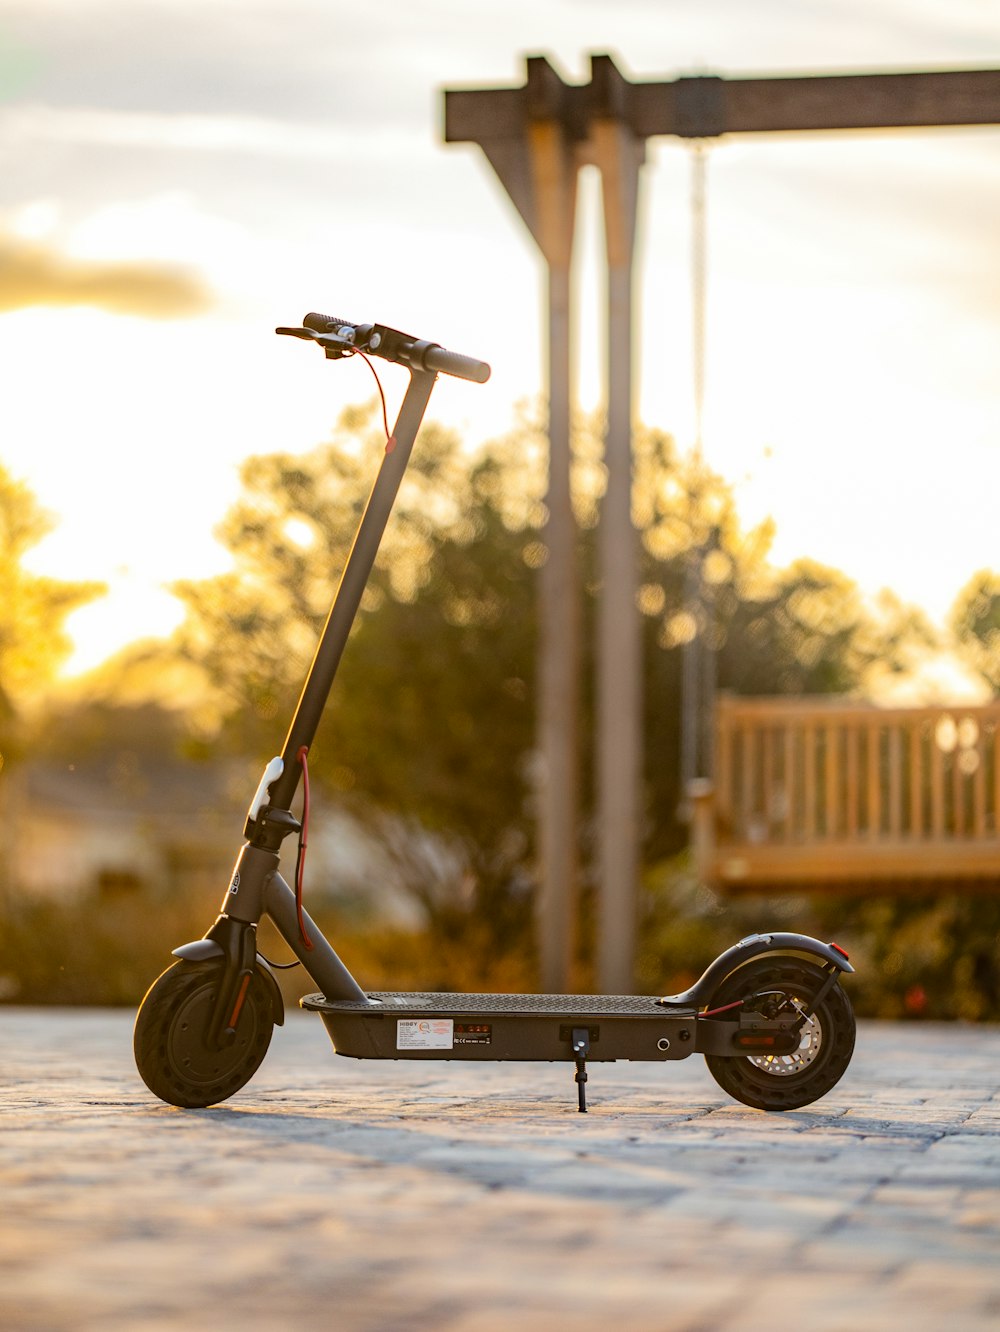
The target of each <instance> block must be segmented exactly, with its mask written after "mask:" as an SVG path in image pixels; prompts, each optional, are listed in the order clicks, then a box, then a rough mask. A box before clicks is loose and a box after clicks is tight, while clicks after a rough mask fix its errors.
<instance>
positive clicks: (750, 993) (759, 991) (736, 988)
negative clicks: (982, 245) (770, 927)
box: [705, 957, 855, 1110]
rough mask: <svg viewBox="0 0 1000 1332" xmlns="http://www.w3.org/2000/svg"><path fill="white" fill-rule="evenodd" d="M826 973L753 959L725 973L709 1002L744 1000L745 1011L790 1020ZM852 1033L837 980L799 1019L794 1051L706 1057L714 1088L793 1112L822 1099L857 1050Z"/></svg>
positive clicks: (806, 965) (781, 960) (791, 962)
mask: <svg viewBox="0 0 1000 1332" xmlns="http://www.w3.org/2000/svg"><path fill="white" fill-rule="evenodd" d="M828 978H829V973H828V972H826V971H824V970H823V968H822V967H818V966H815V965H814V964H813V963H811V962H805V961H803V960H801V959H799V958H792V957H776V958H767V957H762V958H757V959H756V960H755V961H753V962H749V963H747V965H746V966H745V967H741V968H740V970H739V971H736V972H734V973H733V974H732V975H730V976H727V977H726V979H725V980H724V981H723V983H722V985H721V986H720V987H719V989H718V990H717V991H716V993H715V994H714V995H713V996H712V1001H711V1003H710V1004H709V1005H708V1006H709V1008H721V1007H723V1006H725V1005H726V1004H733V1003H737V1002H739V1001H740V1000H742V1001H743V1005H744V1010H749V1011H751V1012H759V1013H761V1014H762V1015H763V1016H765V1017H768V1018H779V1017H782V1018H787V1017H792V1016H794V1015H795V1014H796V1013H799V1014H802V1013H804V1012H805V1011H806V1009H807V1008H808V1007H809V1005H810V1004H811V1003H812V1001H813V998H814V996H815V995H817V994H819V992H820V990H821V989H822V987H823V986H824V985H825V984H826V983H827V980H828ZM744 1010H741V1011H744ZM735 1011H736V1010H733V1012H735ZM732 1015H733V1014H732V1012H731V1013H729V1014H727V1015H726V1016H727V1017H729V1018H731V1017H732ZM708 1021H711V1019H710V1018H709V1019H708ZM854 1032H855V1025H854V1013H853V1010H852V1009H851V1004H850V1000H849V999H848V998H847V995H846V994H845V993H844V991H843V990H842V989H841V987H840V985H839V983H838V982H836V981H834V983H833V985H832V986H830V988H829V989H828V990H827V992H826V994H825V995H824V996H823V998H822V999H821V1000H820V1002H819V1004H817V1005H816V1008H815V1011H814V1012H813V1013H811V1014H810V1016H809V1017H807V1018H806V1019H805V1021H804V1022H803V1024H802V1027H801V1030H800V1042H799V1048H798V1049H797V1050H795V1051H793V1053H791V1054H783V1055H770V1054H765V1055H749V1056H746V1055H735V1056H727V1055H706V1056H705V1063H706V1064H707V1065H708V1070H709V1072H710V1073H711V1075H712V1077H713V1078H715V1080H716V1082H717V1083H718V1084H719V1086H720V1087H722V1088H723V1090H724V1091H726V1092H728V1093H729V1095H730V1096H732V1097H735V1099H736V1100H737V1101H742V1102H743V1104H744V1105H749V1106H753V1107H754V1109H756V1110H797V1109H799V1108H800V1107H801V1106H803V1105H810V1104H811V1103H812V1102H813V1101H816V1100H818V1099H819V1098H820V1097H821V1096H825V1095H826V1093H827V1092H828V1091H829V1090H830V1088H831V1087H834V1086H835V1085H836V1084H837V1083H838V1082H839V1081H840V1079H841V1078H842V1077H843V1075H844V1072H845V1070H846V1069H847V1066H848V1064H849V1063H850V1062H851V1055H852V1054H853V1052H854Z"/></svg>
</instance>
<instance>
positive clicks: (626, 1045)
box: [174, 314, 853, 1110]
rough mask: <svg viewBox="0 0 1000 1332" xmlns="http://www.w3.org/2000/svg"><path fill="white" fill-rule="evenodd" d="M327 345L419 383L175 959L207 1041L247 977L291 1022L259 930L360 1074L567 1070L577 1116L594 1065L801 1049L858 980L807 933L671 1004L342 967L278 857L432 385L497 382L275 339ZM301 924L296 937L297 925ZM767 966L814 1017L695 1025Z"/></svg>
mask: <svg viewBox="0 0 1000 1332" xmlns="http://www.w3.org/2000/svg"><path fill="white" fill-rule="evenodd" d="M276 331H277V332H279V333H284V334H290V335H292V336H295V337H300V338H305V339H308V340H311V341H314V342H316V343H318V344H319V345H320V346H322V347H323V348H324V350H325V351H326V355H327V357H328V358H329V359H333V360H336V359H340V358H341V357H343V356H347V355H351V354H352V353H354V352H356V351H364V352H365V353H366V354H369V355H376V356H380V357H382V358H384V359H387V360H391V361H394V362H396V363H400V364H404V365H406V366H407V367H408V368H409V371H410V382H409V385H408V387H407V391H406V394H405V397H404V399H403V403H402V406H401V408H400V412H399V416H398V418H397V421H396V424H395V429H394V431H393V435H392V437H391V439H390V440H389V442H388V444H387V446H386V452H385V455H384V457H383V459H382V463H381V466H380V468H379V471H378V475H377V477H376V479H375V483H374V486H373V488H372V492H371V495H370V497H369V500H368V504H367V506H366V508H365V512H364V515H363V517H362V519H361V523H360V526H359V528H358V532H357V535H356V537H355V540H354V544H353V546H352V549H351V552H350V555H349V557H348V560H347V563H346V565H345V568H344V572H343V575H342V577H341V581H340V585H339V587H338V589H337V593H336V596H335V597H334V600H333V604H332V606H331V609H330V613H329V616H328V617H327V621H326V625H325V627H324V629H323V633H322V636H321V638H320V642H319V646H318V647H317V649H316V654H315V656H314V658H313V661H312V664H311V666H310V668H309V672H308V675H307V676H306V681H305V685H304V687H303V689H302V693H301V695H300V697H299V701H298V705H297V707H296V709H295V714H294V716H293V718H292V722H291V725H290V727H289V730H288V734H287V736H286V738H285V743H284V746H283V747H282V751H281V754H280V755H279V756H278V757H277V758H275V759H272V760H271V762H270V763H269V764H268V765H267V768H266V770H265V773H264V776H263V778H262V779H261V783H260V786H259V787H258V790H257V794H256V796H255V797H254V800H253V802H252V804H251V806H250V811H249V814H248V816H247V822H246V827H245V830H244V836H245V838H246V843H245V845H244V846H243V847H242V849H241V850H240V853H239V856H238V858H237V861H236V864H235V867H234V869H233V874H232V877H231V880H230V883H229V887H228V889H227V891H226V895H225V897H224V899H223V902H222V905H221V909H220V914H219V916H218V918H217V920H216V921H215V923H214V924H213V925H212V927H211V929H209V931H208V932H207V934H206V935H205V936H204V938H203V939H199V940H196V941H194V942H193V943H189V944H184V945H183V946H181V947H180V948H176V949H174V955H175V956H176V957H178V958H180V959H181V960H183V961H188V962H204V961H207V960H209V959H211V958H219V959H220V960H221V961H222V963H223V976H222V980H221V984H220V986H219V989H218V994H217V997H216V1000H215V1004H214V1008H213V1013H212V1018H211V1031H210V1039H211V1040H212V1041H213V1042H214V1043H215V1044H216V1045H217V1046H218V1047H219V1048H220V1049H221V1048H225V1047H226V1046H227V1045H230V1044H231V1043H232V1042H233V1041H234V1040H235V1037H236V1023H237V1019H238V1016H239V1013H240V1007H241V1003H242V996H243V994H244V993H245V990H246V986H247V984H248V978H249V977H250V975H251V974H252V972H253V971H254V970H255V969H256V970H258V971H259V972H260V973H261V974H262V975H263V976H265V977H266V978H267V990H268V993H269V995H270V998H271V1008H272V1014H273V1018H274V1021H275V1022H278V1023H281V1022H282V1021H283V1017H284V1015H283V1008H282V1001H281V995H280V991H279V990H278V986H277V982H276V981H275V979H274V976H273V974H272V972H271V971H270V968H269V967H268V966H267V963H266V962H265V960H264V959H263V958H262V957H261V956H260V954H259V953H258V952H257V948H256V938H257V926H258V924H259V922H260V921H261V919H262V918H263V917H264V916H268V917H270V919H271V920H272V921H273V922H274V925H275V927H276V928H277V930H278V932H279V934H280V935H281V936H282V937H283V938H284V940H285V941H286V943H287V944H288V946H289V947H290V948H291V949H292V951H293V952H294V953H295V955H296V957H297V958H298V960H299V961H300V962H301V963H302V965H303V967H304V968H305V970H306V972H307V974H308V975H309V976H310V977H311V979H312V980H313V981H314V982H315V984H316V985H317V986H318V987H319V993H317V994H311V995H308V996H307V997H306V998H304V999H303V1000H302V1001H301V1004H302V1007H303V1008H306V1009H309V1010H311V1011H313V1012H317V1013H319V1014H320V1016H321V1017H322V1019H323V1022H324V1024H325V1025H326V1028H327V1030H328V1032H329V1035H330V1037H331V1040H332V1041H333V1044H334V1048H335V1050H336V1051H337V1053H338V1054H343V1055H348V1056H352V1057H355V1058H361V1059H462V1060H475V1061H483V1060H569V1061H572V1062H573V1063H574V1064H575V1066H576V1080H577V1083H578V1088H579V1108H580V1109H581V1110H585V1109H586V1100H585V1092H584V1084H585V1082H586V1080H587V1073H586V1063H587V1060H588V1059H589V1060H591V1061H611V1060H615V1059H639V1060H654V1061H664V1060H672V1059H684V1058H686V1057H687V1056H689V1055H691V1054H695V1053H700V1054H707V1055H722V1056H732V1057H734V1058H735V1057H743V1058H745V1057H747V1056H748V1055H751V1056H752V1055H754V1054H757V1055H761V1054H771V1055H782V1054H790V1053H792V1052H794V1051H795V1050H796V1049H797V1048H798V1046H799V1039H800V1030H801V1028H802V1025H803V1023H804V1022H805V1021H806V1020H807V1019H808V1017H809V1015H810V1014H811V1012H812V1011H813V1009H814V1008H815V1007H816V1006H817V1005H818V1004H819V1002H820V1001H821V999H822V997H823V994H824V993H825V991H826V989H828V988H829V987H830V986H831V985H832V984H833V983H834V981H835V980H836V977H837V976H838V975H839V974H840V973H842V972H849V971H853V968H852V967H851V965H850V963H849V962H848V960H847V955H846V953H844V952H843V950H841V949H839V948H838V947H837V946H836V945H831V944H826V943H821V942H820V941H819V940H818V939H812V938H809V937H808V936H806V935H802V934H793V933H776V934H754V935H750V936H749V937H748V938H746V939H742V940H741V941H740V942H739V943H738V944H736V945H735V946H734V947H733V948H730V949H727V950H726V951H725V952H724V953H722V954H721V955H720V956H719V957H718V958H716V960H715V961H714V962H713V963H712V964H711V965H710V966H709V967H708V968H707V970H706V971H705V972H704V974H703V975H702V976H701V977H700V978H699V979H698V980H697V981H696V982H695V984H694V985H692V986H691V987H690V989H688V990H685V991H684V992H683V993H682V994H675V995H667V996H665V997H662V998H656V997H652V996H635V995H611V996H609V995H524V994H514V995H495V994H490V995H486V994H451V993H447V994H439V993H371V994H369V993H366V992H365V991H364V990H363V989H362V988H361V987H360V985H358V983H357V981H356V980H355V979H354V977H353V976H352V975H351V973H350V972H349V971H348V969H347V967H346V966H345V965H344V963H343V962H342V961H341V959H340V958H339V957H338V956H337V954H336V953H335V952H334V950H333V948H332V947H331V946H330V944H329V943H328V941H327V940H326V939H325V938H324V936H323V934H322V932H321V930H320V929H319V927H318V926H317V925H316V923H315V921H313V920H312V919H311V917H310V916H309V915H308V913H307V912H305V910H304V909H303V910H302V911H301V918H300V914H299V911H300V904H298V903H297V902H296V898H295V894H294V893H293V892H292V890H291V888H290V887H289V886H288V884H287V883H286V882H285V880H284V879H283V878H282V876H281V874H280V873H279V871H278V865H279V857H280V850H281V844H282V842H283V841H284V839H285V838H286V837H287V836H288V835H289V834H291V833H297V832H298V831H299V830H300V824H299V821H298V819H297V818H296V817H295V816H294V814H293V813H292V811H291V806H292V802H293V800H294V797H295V794H296V791H297V789H298V784H299V780H300V777H301V772H302V767H301V763H300V760H299V755H300V754H301V752H302V750H303V748H304V749H306V750H308V748H309V747H310V746H311V744H312V742H313V738H314V736H315V734H316V730H317V727H318V726H319V722H320V719H321V717H322V714H323V709H324V707H325V705H326V701H327V698H328V696H329V693H330V689H331V687H332V685H333V680H334V676H335V675H336V672H337V667H338V666H339V663H340V659H341V656H342V654H343V651H344V647H345V645H346V643H347V639H348V635H349V633H350V630H351V626H352V624H353V623H354V619H355V616H356V614H357V611H358V608H359V606H360V603H361V598H362V594H363V592H364V589H365V586H366V584H367V582H368V578H369V575H370V573H371V570H372V566H373V564H374V562H375V557H376V555H377V553H378V549H379V545H380V543H381V540H382V535H383V533H384V531H385V527H386V524H387V522H388V519H389V515H390V513H391V510H392V507H393V503H394V501H395V498H396V495H397V492H398V490H399V486H400V483H401V481H402V479H403V474H404V472H405V470H406V466H407V463H408V461H409V458H410V452H411V450H412V447H413V443H414V440H415V439H416V436H417V432H418V430H419V428H420V424H421V422H422V420H423V416H424V412H425V411H426V408H427V404H428V401H429V399H430V395H431V390H432V389H433V386H434V382H435V379H436V377H437V372H438V371H439V370H440V371H442V372H444V373H448V374H455V375H458V376H459V377H461V378H466V379H471V380H474V381H477V382H485V380H486V379H487V378H488V377H489V373H490V371H489V367H488V366H486V365H484V364H483V363H482V362H478V361H473V360H471V359H470V358H468V357H463V356H458V355H456V354H455V353H451V352H447V351H445V350H444V349H443V348H441V347H439V346H437V345H436V344H433V343H428V342H422V341H420V340H418V339H415V338H411V337H409V336H408V335H406V334H402V333H399V332H397V331H396V330H393V329H388V328H385V327H384V326H382V325H377V324H375V325H353V324H350V323H348V322H347V321H343V320H339V319H335V318H331V317H328V316H325V315H316V314H310V315H307V316H306V317H305V319H304V320H303V325H302V327H300V328H282V329H278V330H276ZM300 920H301V924H300ZM765 953H781V954H792V955H798V956H805V957H807V958H812V959H814V960H815V961H818V962H819V963H820V964H821V965H822V967H823V969H824V971H825V972H826V973H827V977H828V979H827V981H826V983H825V985H824V986H823V987H822V988H821V991H820V992H819V993H818V994H817V995H816V996H814V998H813V1000H812V1003H811V1004H810V1005H809V1008H808V1009H807V1010H805V1011H804V1012H802V1011H799V1012H798V1013H797V1014H796V1015H795V1016H794V1017H792V1016H788V1015H787V1014H786V1015H784V1016H778V1017H774V1018H766V1017H764V1016H762V1015H761V1014H760V1013H759V1012H749V1013H746V1012H740V1011H739V1006H736V1005H734V1006H733V1007H734V1009H735V1010H736V1011H734V1013H733V1014H731V1015H730V1014H727V1015H726V1016H724V1017H720V1016H715V1015H713V1016H712V1017H710V1018H708V1019H707V1020H706V1016H705V1015H703V1014H702V1012H701V1010H703V1009H704V1008H705V1006H706V1005H707V1004H708V1003H709V1002H710V1001H711V1000H712V997H713V995H714V994H715V993H716V992H717V991H718V989H719V986H720V985H721V984H722V982H723V981H724V980H725V979H726V978H727V977H728V976H730V975H731V974H732V973H733V972H734V971H737V970H738V969H739V968H741V967H743V966H745V965H746V964H747V963H748V962H750V961H751V960H752V959H754V958H757V957H760V956H761V955H762V954H765Z"/></svg>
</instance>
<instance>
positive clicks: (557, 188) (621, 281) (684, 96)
mask: <svg viewBox="0 0 1000 1332" xmlns="http://www.w3.org/2000/svg"><path fill="white" fill-rule="evenodd" d="M590 67H591V76H590V81H589V82H588V83H585V84H568V83H566V82H565V81H564V80H563V79H562V78H561V77H560V75H559V74H558V73H557V71H556V70H555V69H554V68H553V67H552V65H551V64H550V63H549V62H548V60H546V59H545V58H544V57H543V56H532V57H529V58H528V60H527V63H526V77H525V82H524V84H523V85H522V86H520V87H517V88H474V89H451V90H448V91H447V92H445V94H444V98H445V139H446V141H447V142H449V143H459V142H472V143H476V144H478V145H479V147H480V148H481V149H482V151H483V152H484V154H485V155H486V158H487V160H488V161H489V163H490V165H491V166H492V167H493V169H494V171H495V172H496V174H497V176H498V178H499V180H500V182H501V183H502V184H503V186H504V188H505V189H506V191H507V193H508V195H509V196H510V198H511V200H512V202H513V204H514V206H515V207H516V209H517V211H518V213H519V214H520V216H521V218H522V220H523V221H524V223H525V225H526V226H527V228H528V230H529V232H530V233H531V235H532V237H533V238H534V240H535V242H536V243H537V245H538V248H539V251H540V253H541V256H542V258H543V260H544V262H545V266H546V271H547V277H548V292H547V305H548V336H547V357H548V384H549V438H550V461H549V486H548V493H547V496H546V506H547V510H548V521H547V527H546V533H545V541H546V546H547V551H548V558H547V561H546V563H545V565H544V567H543V569H542V572H541V579H540V601H541V607H540V611H541V613H540V625H541V644H540V653H541V659H540V669H539V696H538V716H539V722H538V730H539V742H538V747H539V753H540V757H541V777H540V787H539V792H538V798H539V847H540V900H539V940H540V956H541V979H542V984H543V986H544V987H545V988H547V989H550V990H562V989H564V988H566V986H567V982H568V976H569V968H570V960H571V956H572V949H573V928H572V925H573V918H574V913H575V905H574V904H575V887H574V884H575V875H576V839H577V831H578V820H577V786H578V782H577V764H578V753H577V749H578V744H577V720H576V718H577V712H578V703H579V697H580V680H579V675H580V668H579V660H580V612H579V589H578V576H577V570H576V559H575V547H576V532H575V526H574V521H573V511H572V506H571V502H570V479H569V478H570V405H571V404H570V383H571V371H570V327H571V315H572V308H571V306H572V293H571V290H570V261H571V257H572V238H573V229H574V223H575V215H576V194H577V190H576V182H577V175H578V172H579V170H580V168H581V167H582V166H586V165H593V166H596V167H597V168H598V169H599V171H600V173H601V180H602V198H603V207H604V222H605V227H604V230H605V236H606V247H607V270H608V280H607V321H608V330H607V331H608V337H607V347H608V354H607V421H608V424H607V435H606V439H605V462H606V466H607V474H608V484H607V491H606V494H605V496H604V500H603V504H602V509H601V518H600V532H599V560H600V569H599V579H600V584H601V595H600V605H599V614H598V629H597V635H598V642H597V651H596V660H597V690H596V697H597V714H598V715H597V731H598V735H597V762H596V769H597V787H598V817H597V825H598V840H599V844H600V850H599V866H598V878H599V887H598V895H599V903H598V983H599V985H600V987H601V988H602V989H603V990H604V991H606V992H612V993H613V992H616V991H618V992H626V991H628V990H630V989H631V985H632V981H631V974H632V960H633V954H634V948H635V917H636V901H637V891H636V890H637V879H638V869H639V844H640V831H639V830H640V813H641V800H640V778H641V767H642V745H641V727H642V721H641V719H642V698H641V685H640V623H639V614H638V611H637V609H636V592H637V572H636V571H637V538H636V534H635V531H634V529H633V526H632V521H631V436H632V420H633V410H634V384H633V378H634V376H633V360H632V335H633V319H632V271H633V258H634V238H635V225H636V216H637V209H638V204H639V194H640V168H641V166H642V164H643V161H644V158H645V146H646V140H647V139H650V138H655V137H658V136H662V135H673V136H676V137H678V138H681V139H689V140H699V139H715V138H718V137H719V136H721V135H730V134H765V133H766V134H770V133H786V132H796V133H798V132H803V131H848V130H860V129H883V130H884V129H921V128H928V127H931V126H945V125H954V126H958V125H966V126H967V125H987V124H989V125H995V124H1000V70H992V69H988V70H949V71H927V72H915V73H893V74H846V75H822V74H820V75H804V76H794V77H779V78H745V79H744V78H740V79H730V78H723V77H719V76H716V75H709V76H698V77H691V78H678V79H673V80H668V81H662V80H656V81H639V82H634V81H632V80H630V79H629V78H627V77H626V76H625V75H624V74H623V73H622V72H621V71H620V69H619V68H618V67H617V65H616V64H615V62H614V61H613V59H612V58H611V57H610V56H609V55H593V56H591V58H590Z"/></svg>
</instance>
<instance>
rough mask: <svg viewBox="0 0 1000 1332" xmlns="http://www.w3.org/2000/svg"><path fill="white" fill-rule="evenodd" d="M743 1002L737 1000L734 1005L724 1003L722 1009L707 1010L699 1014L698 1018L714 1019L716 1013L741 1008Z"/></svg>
mask: <svg viewBox="0 0 1000 1332" xmlns="http://www.w3.org/2000/svg"><path fill="white" fill-rule="evenodd" d="M742 1007H743V1000H742V999H738V1000H736V1002H735V1003H724V1004H723V1006H722V1008H707V1010H706V1011H704V1012H699V1014H698V1016H699V1018H714V1016H715V1015H716V1012H728V1011H730V1008H742Z"/></svg>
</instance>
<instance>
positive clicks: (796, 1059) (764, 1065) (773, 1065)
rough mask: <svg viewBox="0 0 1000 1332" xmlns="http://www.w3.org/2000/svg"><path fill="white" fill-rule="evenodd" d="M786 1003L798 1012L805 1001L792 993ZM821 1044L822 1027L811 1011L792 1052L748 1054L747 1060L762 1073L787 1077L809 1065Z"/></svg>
mask: <svg viewBox="0 0 1000 1332" xmlns="http://www.w3.org/2000/svg"><path fill="white" fill-rule="evenodd" d="M788 1003H789V1004H790V1005H791V1007H792V1008H794V1009H795V1011H796V1012H797V1013H799V1014H802V1013H804V1012H805V1009H806V1001H805V1000H804V999H798V998H796V997H795V996H793V995H789V996H788ZM822 1044H823V1027H822V1025H821V1024H820V1020H819V1018H818V1017H817V1016H816V1014H815V1013H813V1015H812V1017H808V1018H806V1020H805V1023H804V1024H803V1027H802V1031H801V1032H800V1040H799V1048H798V1049H797V1050H796V1051H795V1052H794V1054H782V1055H750V1056H748V1058H749V1061H750V1063H751V1064H753V1066H754V1068H759V1069H760V1070H761V1072H762V1073H770V1074H771V1076H772V1077H778V1078H787V1077H789V1076H790V1075H791V1074H793V1073H801V1072H802V1071H803V1069H806V1068H808V1067H809V1065H810V1064H811V1063H812V1062H813V1060H814V1059H815V1058H816V1057H817V1055H818V1054H819V1052H820V1048H821V1046H822Z"/></svg>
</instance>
